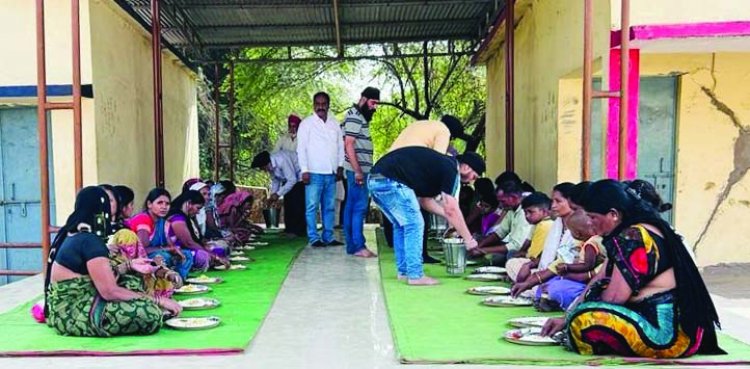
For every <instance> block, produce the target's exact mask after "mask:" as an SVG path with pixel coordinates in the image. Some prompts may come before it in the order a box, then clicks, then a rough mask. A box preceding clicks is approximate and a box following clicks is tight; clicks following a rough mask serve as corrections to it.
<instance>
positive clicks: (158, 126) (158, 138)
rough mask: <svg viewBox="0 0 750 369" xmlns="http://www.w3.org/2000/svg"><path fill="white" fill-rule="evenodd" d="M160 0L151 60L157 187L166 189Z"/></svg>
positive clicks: (155, 5)
mask: <svg viewBox="0 0 750 369" xmlns="http://www.w3.org/2000/svg"><path fill="white" fill-rule="evenodd" d="M159 1H160V0H151V58H152V65H153V74H154V82H153V84H154V157H155V171H156V173H155V177H156V186H157V187H162V188H163V187H164V120H163V119H164V115H163V109H162V78H161V14H160V9H159Z"/></svg>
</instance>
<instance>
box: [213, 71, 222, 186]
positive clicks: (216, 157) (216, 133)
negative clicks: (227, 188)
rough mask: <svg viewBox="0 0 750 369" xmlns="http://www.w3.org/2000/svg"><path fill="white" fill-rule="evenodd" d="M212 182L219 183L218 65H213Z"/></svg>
mask: <svg viewBox="0 0 750 369" xmlns="http://www.w3.org/2000/svg"><path fill="white" fill-rule="evenodd" d="M214 106H215V108H214V181H215V182H218V181H219V159H220V158H221V153H220V152H219V150H221V144H220V143H219V140H220V139H221V137H220V135H219V133H220V130H221V125H220V124H219V63H214Z"/></svg>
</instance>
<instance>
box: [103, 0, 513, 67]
mask: <svg viewBox="0 0 750 369" xmlns="http://www.w3.org/2000/svg"><path fill="white" fill-rule="evenodd" d="M116 1H118V3H120V4H121V5H122V6H123V7H129V8H130V10H132V12H133V13H135V14H137V16H138V17H140V18H141V20H142V21H143V22H145V23H147V24H150V22H151V20H150V19H151V14H150V0H116ZM161 3H162V15H161V17H162V27H163V34H164V38H165V39H166V41H168V42H169V43H170V44H171V45H173V46H176V47H179V48H182V49H184V50H185V51H187V52H189V53H192V52H195V54H194V55H198V54H201V52H199V50H200V51H205V50H211V49H231V48H238V47H256V46H314V45H333V46H335V45H336V44H337V38H338V37H340V40H341V43H342V44H343V45H355V44H367V43H395V42H412V41H433V40H470V41H477V42H478V41H480V40H481V38H482V37H483V36H484V35H485V33H486V30H487V28H488V26H489V25H490V24H491V22H492V21H493V20H494V18H495V17H496V16H497V14H498V13H499V12H500V9H501V8H502V7H503V6H504V3H505V1H504V0H381V1H378V0H161ZM336 8H337V9H338V17H339V32H338V34H337V31H336V22H335V18H336V17H335V16H336V14H335V9H336Z"/></svg>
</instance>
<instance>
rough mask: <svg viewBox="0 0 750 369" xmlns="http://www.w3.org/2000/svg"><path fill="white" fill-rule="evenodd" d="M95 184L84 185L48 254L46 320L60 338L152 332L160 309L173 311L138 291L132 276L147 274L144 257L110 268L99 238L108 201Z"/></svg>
mask: <svg viewBox="0 0 750 369" xmlns="http://www.w3.org/2000/svg"><path fill="white" fill-rule="evenodd" d="M107 197H108V196H107V194H106V192H104V190H103V189H101V188H99V187H94V186H91V187H86V188H84V189H83V190H81V192H79V193H78V196H77V197H76V203H75V210H74V211H73V213H72V214H71V215H70V217H68V220H67V222H66V223H65V225H64V226H63V227H62V229H60V232H59V233H58V234H57V237H56V238H55V241H54V243H53V245H52V250H51V252H50V261H49V262H48V266H47V279H46V281H45V282H46V283H45V284H46V286H45V292H46V299H45V301H46V304H47V305H46V309H45V310H46V311H45V313H46V317H47V324H48V325H50V326H51V327H52V328H54V329H55V331H57V333H59V334H61V335H66V336H90V337H110V336H118V335H142V334H152V333H155V332H156V331H158V330H159V328H160V327H161V323H162V316H163V314H162V308H163V309H166V310H168V311H169V312H171V313H172V314H175V315H177V314H179V313H180V311H181V310H182V309H181V307H180V305H179V304H178V303H177V302H175V301H173V300H170V299H166V298H160V297H155V296H149V295H148V294H146V293H144V291H143V289H142V284H141V283H140V279H138V278H128V275H127V274H125V273H127V272H131V271H134V272H137V273H140V274H149V273H152V272H153V267H152V266H151V265H150V264H149V260H148V259H143V258H137V259H134V260H133V261H132V262H129V263H125V264H123V265H122V266H121V267H119V268H117V269H118V270H117V272H118V274H119V275H116V274H115V272H114V271H113V270H112V267H111V265H110V260H109V250H108V249H107V246H106V244H105V243H104V239H105V238H106V237H107V235H108V234H109V224H110V218H111V215H110V208H109V207H110V205H109V201H108V199H107Z"/></svg>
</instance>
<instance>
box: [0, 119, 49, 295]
mask: <svg viewBox="0 0 750 369" xmlns="http://www.w3.org/2000/svg"><path fill="white" fill-rule="evenodd" d="M36 114H37V112H36V108H34V107H29V108H12V109H0V213H2V215H0V241H2V242H40V237H39V235H40V232H41V224H40V217H41V207H40V191H39V159H38V157H39V156H38V155H39V152H38V150H39V144H38V133H37V123H36ZM50 147H51V146H50ZM50 152H51V150H50ZM50 167H51V166H50ZM52 182H53V181H52V176H50V183H51V184H52ZM50 188H54V187H52V185H50ZM50 202H51V203H54V199H51V200H50ZM51 210H52V214H54V207H51ZM0 269H12V270H33V271H40V270H42V262H41V249H0ZM19 278H22V277H5V276H2V277H0V284H3V283H7V282H12V281H14V280H17V279H19Z"/></svg>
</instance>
